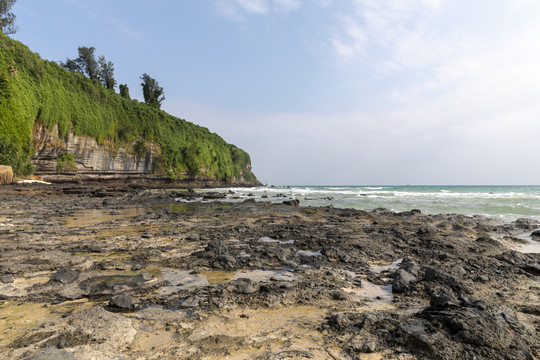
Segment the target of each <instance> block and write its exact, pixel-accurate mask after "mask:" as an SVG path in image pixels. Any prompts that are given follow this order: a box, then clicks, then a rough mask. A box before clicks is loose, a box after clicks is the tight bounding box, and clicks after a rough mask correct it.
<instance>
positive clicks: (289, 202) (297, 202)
mask: <svg viewBox="0 0 540 360" xmlns="http://www.w3.org/2000/svg"><path fill="white" fill-rule="evenodd" d="M283 205H289V206H300V200H298V199H294V200H285V201H284V202H283Z"/></svg>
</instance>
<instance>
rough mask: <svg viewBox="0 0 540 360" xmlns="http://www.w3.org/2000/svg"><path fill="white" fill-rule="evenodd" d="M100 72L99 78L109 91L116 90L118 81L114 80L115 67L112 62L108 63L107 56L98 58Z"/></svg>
mask: <svg viewBox="0 0 540 360" xmlns="http://www.w3.org/2000/svg"><path fill="white" fill-rule="evenodd" d="M98 63H99V70H98V77H99V80H101V82H102V83H103V86H105V87H106V88H107V89H114V87H115V86H116V80H115V79H114V65H113V63H112V62H110V61H107V60H106V59H105V56H103V55H101V56H100V57H99V58H98Z"/></svg>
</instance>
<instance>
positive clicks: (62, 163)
mask: <svg viewBox="0 0 540 360" xmlns="http://www.w3.org/2000/svg"><path fill="white" fill-rule="evenodd" d="M75 171H77V164H75V155H73V154H70V153H67V154H64V155H62V156H60V157H59V158H57V159H56V172H58V173H59V174H64V173H71V172H75Z"/></svg>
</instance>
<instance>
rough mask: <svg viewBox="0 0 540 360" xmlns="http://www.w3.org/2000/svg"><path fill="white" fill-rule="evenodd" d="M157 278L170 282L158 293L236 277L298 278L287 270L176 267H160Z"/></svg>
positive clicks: (285, 279)
mask: <svg viewBox="0 0 540 360" xmlns="http://www.w3.org/2000/svg"><path fill="white" fill-rule="evenodd" d="M159 278H160V280H166V281H168V282H169V283H170V284H169V285H168V286H166V287H163V288H161V289H159V290H158V294H159V295H172V294H175V293H177V292H178V291H180V290H194V289H198V288H201V287H204V286H208V285H216V284H222V283H225V282H229V281H231V280H237V279H250V280H252V281H255V282H267V281H294V280H297V279H298V277H297V276H296V275H294V274H293V273H292V272H291V271H287V270H253V271H245V270H240V271H237V272H234V271H202V272H201V273H200V274H193V273H192V272H191V271H187V270H176V269H162V270H161V275H160V276H159Z"/></svg>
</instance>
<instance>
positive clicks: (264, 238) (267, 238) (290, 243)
mask: <svg viewBox="0 0 540 360" xmlns="http://www.w3.org/2000/svg"><path fill="white" fill-rule="evenodd" d="M259 242H264V243H276V244H279V245H292V244H294V240H286V241H281V240H276V239H272V238H269V237H267V236H264V237H262V238H260V239H259Z"/></svg>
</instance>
